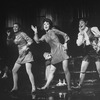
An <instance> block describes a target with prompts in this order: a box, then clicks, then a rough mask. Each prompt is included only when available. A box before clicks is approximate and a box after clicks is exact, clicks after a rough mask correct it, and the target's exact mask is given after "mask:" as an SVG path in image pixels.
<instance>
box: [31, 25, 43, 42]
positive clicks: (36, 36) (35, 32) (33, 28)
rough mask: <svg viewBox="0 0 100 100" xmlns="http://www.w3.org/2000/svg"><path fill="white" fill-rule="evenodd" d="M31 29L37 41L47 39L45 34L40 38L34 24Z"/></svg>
mask: <svg viewBox="0 0 100 100" xmlns="http://www.w3.org/2000/svg"><path fill="white" fill-rule="evenodd" d="M31 29H32V30H33V31H34V37H33V39H34V40H35V42H36V43H39V42H40V41H43V40H45V36H44V35H43V36H42V37H41V38H40V39H39V37H38V34H37V33H38V32H37V27H36V26H35V27H34V26H33V25H31Z"/></svg>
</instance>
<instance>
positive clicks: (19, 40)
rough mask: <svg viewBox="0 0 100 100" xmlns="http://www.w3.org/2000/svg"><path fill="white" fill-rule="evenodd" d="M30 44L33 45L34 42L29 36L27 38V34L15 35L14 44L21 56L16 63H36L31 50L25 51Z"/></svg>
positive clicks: (19, 33)
mask: <svg viewBox="0 0 100 100" xmlns="http://www.w3.org/2000/svg"><path fill="white" fill-rule="evenodd" d="M28 42H31V43H33V40H32V39H31V38H30V37H29V36H27V34H26V33H24V32H18V33H17V34H16V35H15V39H14V43H15V44H16V45H17V47H18V51H19V56H18V58H17V60H16V63H19V64H25V63H27V62H33V61H34V59H33V55H32V52H31V51H30V48H29V47H28V48H27V50H23V47H24V46H25V45H26V44H27V43H28Z"/></svg>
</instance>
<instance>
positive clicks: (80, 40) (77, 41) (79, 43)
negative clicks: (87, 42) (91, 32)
mask: <svg viewBox="0 0 100 100" xmlns="http://www.w3.org/2000/svg"><path fill="white" fill-rule="evenodd" d="M83 43H84V37H83V34H82V33H78V37H77V40H76V44H77V46H81V45H82V44H83Z"/></svg>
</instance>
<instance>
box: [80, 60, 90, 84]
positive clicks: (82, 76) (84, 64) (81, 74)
mask: <svg viewBox="0 0 100 100" xmlns="http://www.w3.org/2000/svg"><path fill="white" fill-rule="evenodd" d="M88 65H89V62H87V61H82V65H81V71H80V80H79V85H82V83H83V81H84V78H85V72H86V69H87V67H88Z"/></svg>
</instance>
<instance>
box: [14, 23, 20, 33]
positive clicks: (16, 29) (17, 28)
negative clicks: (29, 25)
mask: <svg viewBox="0 0 100 100" xmlns="http://www.w3.org/2000/svg"><path fill="white" fill-rule="evenodd" d="M13 31H14V32H18V31H19V26H18V25H17V24H14V25H13Z"/></svg>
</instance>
